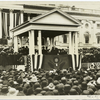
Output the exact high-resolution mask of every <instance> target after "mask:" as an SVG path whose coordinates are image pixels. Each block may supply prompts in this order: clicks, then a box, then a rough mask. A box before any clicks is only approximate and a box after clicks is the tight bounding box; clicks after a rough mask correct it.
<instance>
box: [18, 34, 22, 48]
mask: <svg viewBox="0 0 100 100" xmlns="http://www.w3.org/2000/svg"><path fill="white" fill-rule="evenodd" d="M18 38H19V44H20V47H22V37H20V36H19V37H18Z"/></svg>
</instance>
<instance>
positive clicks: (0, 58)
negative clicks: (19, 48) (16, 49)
mask: <svg viewBox="0 0 100 100" xmlns="http://www.w3.org/2000/svg"><path fill="white" fill-rule="evenodd" d="M20 57H21V55H0V65H3V66H5V65H23V64H24V60H23V62H20V60H19V59H20Z"/></svg>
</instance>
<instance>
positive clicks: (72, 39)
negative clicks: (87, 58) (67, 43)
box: [71, 33, 74, 54]
mask: <svg viewBox="0 0 100 100" xmlns="http://www.w3.org/2000/svg"><path fill="white" fill-rule="evenodd" d="M71 41H72V44H71V49H72V54H74V33H72V38H71Z"/></svg>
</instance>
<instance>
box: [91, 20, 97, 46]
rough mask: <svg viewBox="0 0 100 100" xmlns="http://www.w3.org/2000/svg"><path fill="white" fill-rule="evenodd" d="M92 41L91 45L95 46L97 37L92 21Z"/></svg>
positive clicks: (94, 23) (94, 24)
mask: <svg viewBox="0 0 100 100" xmlns="http://www.w3.org/2000/svg"><path fill="white" fill-rule="evenodd" d="M92 34H93V35H92V41H93V45H94V46H95V44H96V42H97V39H96V35H95V34H96V22H93V33H92Z"/></svg>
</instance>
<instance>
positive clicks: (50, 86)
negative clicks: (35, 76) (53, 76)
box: [47, 83, 55, 90]
mask: <svg viewBox="0 0 100 100" xmlns="http://www.w3.org/2000/svg"><path fill="white" fill-rule="evenodd" d="M47 87H48V89H49V90H54V89H55V85H54V84H53V83H50V84H49V85H48V86H47Z"/></svg>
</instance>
